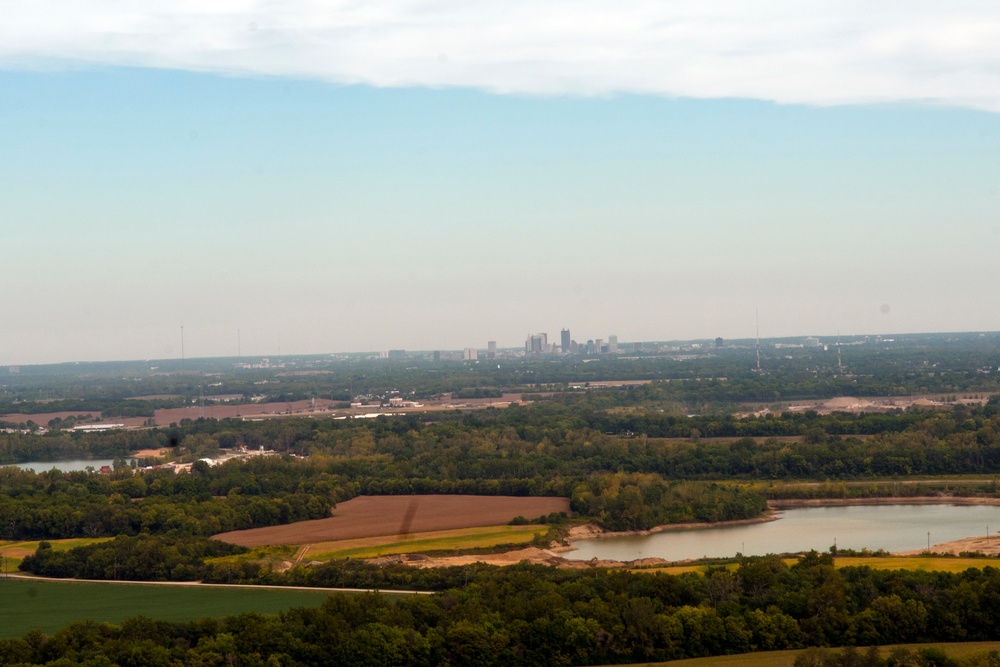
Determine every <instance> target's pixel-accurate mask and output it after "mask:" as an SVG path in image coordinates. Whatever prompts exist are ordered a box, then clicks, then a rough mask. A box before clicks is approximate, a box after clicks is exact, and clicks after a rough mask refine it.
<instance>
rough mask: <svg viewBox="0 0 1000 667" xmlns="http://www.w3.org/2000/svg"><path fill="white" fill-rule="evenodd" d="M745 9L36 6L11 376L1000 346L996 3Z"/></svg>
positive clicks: (27, 12) (29, 49)
mask: <svg viewBox="0 0 1000 667" xmlns="http://www.w3.org/2000/svg"><path fill="white" fill-rule="evenodd" d="M206 4H210V5H211V9H205V7H204V6H205V5H206ZM732 5H733V3H729V2H726V3H723V2H713V1H710V0H708V1H706V0H702V1H700V2H688V1H684V0H681V1H678V2H669V3H668V2H663V3H638V2H621V0H613V1H605V0H574V1H573V2H565V1H561V0H535V1H533V2H530V3H529V2H523V1H521V0H509V1H508V2H504V3H496V2H481V1H478V0H464V1H463V2H455V1H453V0H427V1H421V2H417V1H400V0H384V1H383V2H379V3H363V2H354V1H351V2H348V1H344V2H321V1H319V0H311V1H308V0H288V1H286V2H270V1H269V2H264V1H257V0H221V1H220V2H214V3H201V2H191V1H190V0H185V1H181V0H158V1H157V2H155V3H153V2H137V3H123V2H120V0H106V1H96V0H85V1H82V2H81V1H73V2H71V1H69V0H31V1H28V0H14V1H13V2H10V3H4V7H3V18H4V20H3V21H0V244H2V245H0V248H2V251H0V252H2V255H0V257H2V259H0V281H2V282H0V284H2V285H3V286H4V287H5V290H4V292H5V298H4V301H5V304H4V305H5V308H4V317H2V318H0V364H34V363H53V362H61V361H100V360H115V359H146V358H150V359H155V358H170V357H179V356H180V355H181V340H182V336H181V328H182V327H183V341H184V353H185V355H186V356H187V357H196V356H235V355H237V354H238V353H239V354H242V355H243V356H255V355H256V356H274V355H278V354H305V353H323V352H338V351H339V352H348V351H360V352H364V351H372V352H375V351H381V350H386V349H400V348H402V349H410V350H428V349H460V348H464V347H477V348H485V347H486V343H487V341H489V340H495V341H497V343H498V344H499V345H500V346H501V347H508V346H510V347H513V346H519V345H522V344H523V341H524V339H525V337H526V336H527V335H528V334H529V333H537V332H547V333H548V334H549V337H550V340H553V339H555V340H558V334H559V330H560V329H562V328H569V329H570V330H571V332H572V334H573V338H574V339H576V340H579V341H586V340H587V339H589V338H605V339H606V338H607V337H608V335H611V334H614V335H617V336H618V339H619V340H620V341H651V340H673V339H700V338H714V337H716V336H722V337H724V338H747V337H752V336H753V335H754V333H755V326H756V321H757V320H758V318H759V327H760V335H761V336H762V337H785V336H807V335H823V336H831V335H836V334H837V333H838V332H840V333H842V334H844V335H855V334H891V333H907V332H914V333H916V332H931V331H996V330H1000V309H998V308H997V306H996V296H995V292H996V286H997V285H998V284H1000V262H997V257H998V250H997V249H998V246H1000V193H998V189H1000V50H998V49H997V48H996V46H995V45H996V44H998V43H1000V6H998V5H996V4H995V3H988V2H952V3H931V2H919V1H916V2H914V1H910V2H905V3H904V2H900V1H895V0H890V1H887V2H881V3H878V4H877V6H873V5H871V3H861V2H844V1H839V2H821V1H816V0H811V1H810V0H805V1H802V0H798V1H796V2H792V1H790V0H789V1H783V0H761V1H760V2H755V3H743V5H744V6H739V7H733V6H732Z"/></svg>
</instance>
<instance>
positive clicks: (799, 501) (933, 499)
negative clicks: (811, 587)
mask: <svg viewBox="0 0 1000 667" xmlns="http://www.w3.org/2000/svg"><path fill="white" fill-rule="evenodd" d="M767 504H768V506H770V507H773V508H775V509H785V508H788V507H846V506H850V505H1000V498H987V497H981V496H913V497H910V498H779V499H777V500H769V501H767Z"/></svg>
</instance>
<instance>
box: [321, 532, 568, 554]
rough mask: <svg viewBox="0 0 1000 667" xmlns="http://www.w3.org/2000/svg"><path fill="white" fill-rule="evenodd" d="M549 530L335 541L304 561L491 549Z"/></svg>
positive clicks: (519, 542)
mask: <svg viewBox="0 0 1000 667" xmlns="http://www.w3.org/2000/svg"><path fill="white" fill-rule="evenodd" d="M548 530H549V527H548V526H539V525H530V526H487V527H482V528H460V529H456V530H440V531H434V532H429V533H416V534H414V535H412V536H411V537H410V539H406V540H400V539H399V537H398V536H391V537H368V538H362V539H356V540H337V541H334V542H322V543H318V544H314V545H312V546H311V547H310V548H309V549H308V551H307V552H306V554H305V556H304V558H303V560H304V561H313V560H317V561H323V562H325V561H329V560H336V559H343V558H348V557H350V558H377V557H379V556H390V555H394V554H404V553H429V552H444V551H452V552H454V551H468V550H472V549H491V548H494V547H498V546H501V545H511V546H521V545H525V544H529V543H530V542H531V541H532V540H534V539H535V537H536V536H538V535H544V534H545V533H546V532H548Z"/></svg>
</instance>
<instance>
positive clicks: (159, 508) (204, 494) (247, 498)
mask: <svg viewBox="0 0 1000 667" xmlns="http://www.w3.org/2000/svg"><path fill="white" fill-rule="evenodd" d="M340 491H341V486H340V485H339V484H337V483H336V482H335V481H334V480H332V479H331V478H330V477H329V476H327V475H323V474H322V473H315V471H312V470H311V469H309V468H308V467H307V466H304V465H300V464H298V463H297V462H292V461H282V460H280V459H275V458H265V457H259V458H254V459H251V460H248V461H247V462H245V463H243V462H234V463H232V464H227V465H225V466H218V467H216V468H211V467H209V466H207V465H206V464H204V463H196V464H195V465H194V466H193V467H192V471H191V473H185V474H175V473H173V472H171V471H169V470H156V471H151V472H146V473H143V474H133V473H132V471H131V469H128V468H123V469H119V470H118V471H116V472H115V473H114V474H112V475H99V474H90V473H86V472H71V473H63V472H59V471H49V472H46V473H42V474H40V475H36V474H33V473H30V472H25V471H22V470H18V469H16V468H9V467H7V468H0V516H2V517H3V520H2V521H0V537H3V538H4V539H13V540H23V539H57V538H69V537H99V536H115V535H136V534H139V533H147V534H168V535H188V536H191V535H202V536H208V535H213V534H216V533H220V532H225V531H229V530H241V529H244V528H253V527H261V526H271V525H276V524H281V523H290V522H293V521H301V520H305V519H319V518H323V517H325V516H328V515H329V512H330V508H331V507H332V505H333V504H334V503H335V502H336V501H337V500H338V498H339V497H338V495H337V494H338V492H340Z"/></svg>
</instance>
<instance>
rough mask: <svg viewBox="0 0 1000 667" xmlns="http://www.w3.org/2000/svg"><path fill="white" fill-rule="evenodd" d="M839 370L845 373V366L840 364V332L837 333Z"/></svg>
mask: <svg viewBox="0 0 1000 667" xmlns="http://www.w3.org/2000/svg"><path fill="white" fill-rule="evenodd" d="M837 370H838V371H841V372H842V371H843V370H844V366H843V364H841V363H840V332H839V331H838V332H837Z"/></svg>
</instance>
